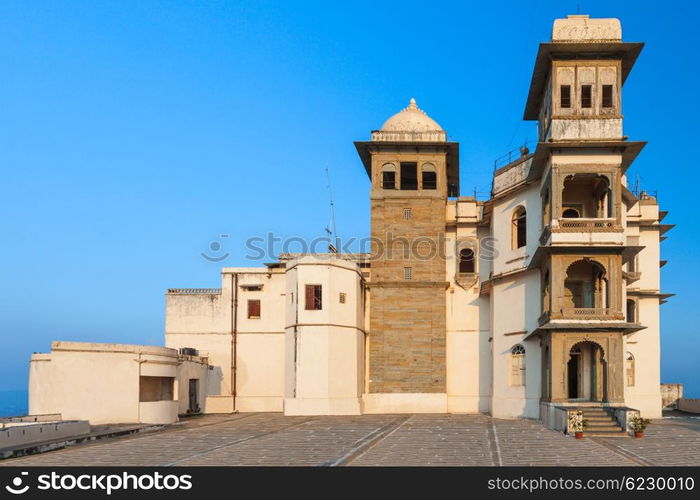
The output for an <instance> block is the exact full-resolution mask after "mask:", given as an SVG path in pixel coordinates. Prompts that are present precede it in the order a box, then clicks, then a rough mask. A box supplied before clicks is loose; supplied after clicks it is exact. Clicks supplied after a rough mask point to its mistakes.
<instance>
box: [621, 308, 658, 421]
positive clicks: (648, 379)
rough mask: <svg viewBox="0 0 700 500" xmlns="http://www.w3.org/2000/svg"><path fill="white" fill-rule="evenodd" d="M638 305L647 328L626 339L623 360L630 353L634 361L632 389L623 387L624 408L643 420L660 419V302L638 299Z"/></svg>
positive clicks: (641, 319) (642, 320) (640, 317)
mask: <svg viewBox="0 0 700 500" xmlns="http://www.w3.org/2000/svg"><path fill="white" fill-rule="evenodd" d="M638 305H639V309H638V315H639V320H640V322H641V323H642V325H644V326H646V328H645V329H644V330H640V331H639V332H636V333H633V334H631V335H628V336H626V337H625V357H626V353H627V352H631V353H632V354H633V355H634V358H635V385H634V387H627V386H626V387H625V404H626V405H627V406H629V407H630V408H634V409H637V410H639V411H640V414H641V415H642V417H644V418H661V373H660V363H661V352H660V336H659V299H658V298H656V297H640V298H639V303H638Z"/></svg>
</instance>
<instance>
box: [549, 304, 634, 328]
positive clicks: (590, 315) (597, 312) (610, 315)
mask: <svg viewBox="0 0 700 500" xmlns="http://www.w3.org/2000/svg"><path fill="white" fill-rule="evenodd" d="M624 319H625V316H624V314H623V313H622V312H621V311H616V310H615V309H613V308H610V307H565V308H563V309H561V310H559V311H544V312H543V313H542V315H541V316H540V317H539V319H538V320H537V322H538V323H539V325H540V326H542V325H544V324H545V323H547V322H549V321H550V320H589V321H610V320H617V321H621V320H624Z"/></svg>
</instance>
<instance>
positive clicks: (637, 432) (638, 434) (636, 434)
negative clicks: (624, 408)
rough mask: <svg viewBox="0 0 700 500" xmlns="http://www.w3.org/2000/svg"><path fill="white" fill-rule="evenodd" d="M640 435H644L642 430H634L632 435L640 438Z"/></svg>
mask: <svg viewBox="0 0 700 500" xmlns="http://www.w3.org/2000/svg"><path fill="white" fill-rule="evenodd" d="M642 436H644V433H643V432H639V431H634V437H636V438H640V437H642Z"/></svg>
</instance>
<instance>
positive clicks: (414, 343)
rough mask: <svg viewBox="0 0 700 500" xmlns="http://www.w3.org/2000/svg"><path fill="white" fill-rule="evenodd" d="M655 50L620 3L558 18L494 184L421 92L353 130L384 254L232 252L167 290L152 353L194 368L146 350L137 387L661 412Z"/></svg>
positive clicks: (244, 400) (231, 400) (35, 393)
mask: <svg viewBox="0 0 700 500" xmlns="http://www.w3.org/2000/svg"><path fill="white" fill-rule="evenodd" d="M642 47H643V44H642V43H630V42H623V41H622V29H621V26H620V22H619V21H618V20H617V19H590V18H589V17H588V16H585V15H576V16H568V17H567V18H566V19H557V20H555V21H554V26H553V31H552V38H551V41H550V42H547V43H542V44H540V47H539V51H538V53H537V57H536V60H535V65H534V70H533V74H532V80H531V84H530V89H529V93H528V97H527V102H526V103H525V112H524V119H525V120H527V121H536V122H537V124H538V134H539V137H538V141H537V144H536V147H534V151H528V150H527V149H526V148H524V147H523V148H522V150H521V154H520V155H519V156H517V157H514V158H511V159H510V161H508V162H507V163H505V164H503V165H500V166H499V168H497V169H496V170H495V171H494V174H493V184H492V191H491V195H490V197H489V199H488V200H487V201H479V200H476V199H475V198H474V197H469V196H467V197H465V196H460V176H459V144H458V143H456V142H449V141H448V140H447V134H446V132H445V130H443V129H442V127H441V126H440V125H439V124H438V122H436V121H435V120H434V119H432V118H431V117H429V116H428V115H427V114H426V113H425V112H424V111H423V110H421V109H420V108H419V107H418V105H417V104H416V102H415V100H413V99H411V101H410V103H409V105H408V106H407V107H406V108H405V109H403V110H401V111H400V112H398V113H396V114H395V115H393V116H391V117H390V118H389V119H388V120H387V121H386V122H385V123H384V124H383V126H382V127H381V128H379V129H378V130H373V131H372V132H371V136H370V140H367V141H358V142H356V143H355V147H356V149H357V152H358V154H359V162H358V167H359V164H361V165H362V167H364V171H365V172H366V174H367V176H368V178H369V180H370V184H371V185H370V190H369V200H368V201H369V204H370V207H371V236H372V248H371V252H370V253H368V254H359V255H357V254H354V255H350V254H338V253H329V254H313V255H282V256H281V257H280V258H279V260H278V261H276V262H273V263H269V264H266V265H265V266H262V267H246V268H229V267H227V268H224V269H222V271H221V279H222V284H221V288H220V289H170V290H168V292H167V295H166V305H167V307H166V320H165V346H166V347H167V348H171V349H169V350H168V351H167V353H166V352H163V353H161V352H157V353H155V352H154V353H150V354H149V356H151V357H154V356H156V355H158V356H170V357H169V358H168V359H169V360H170V361H169V363H170V364H171V365H177V363H178V362H177V358H178V356H179V359H180V361H179V362H180V363H181V364H182V365H183V366H185V365H186V366H188V367H189V368H188V369H187V373H188V374H189V375H183V374H182V373H181V372H182V370H181V369H179V368H178V369H173V370H175V371H173V370H170V372H168V373H167V374H166V373H165V372H162V370H160V371H159V370H155V369H154V368H153V367H152V366H151V368H149V370H150V371H147V372H144V371H143V369H142V372H141V374H142V375H141V378H142V379H143V378H144V377H151V378H158V377H160V378H161V379H162V380H159V381H157V382H156V381H153V380H148V381H146V382H144V381H143V380H141V384H142V386H143V384H147V385H148V384H151V385H149V387H153V384H156V385H157V386H158V387H160V389H159V390H160V393H159V394H161V395H160V396H158V397H162V398H166V399H167V398H168V397H169V398H170V400H172V399H174V397H175V396H173V394H181V396H180V397H181V398H187V399H188V401H189V402H190V404H189V407H188V405H187V404H185V405H183V403H182V402H180V405H179V407H178V405H173V404H171V405H170V407H168V409H167V410H164V411H167V412H171V414H172V413H173V412H176V411H180V412H182V411H183V408H184V409H187V410H189V411H203V412H207V413H227V412H234V411H240V412H251V411H256V412H257V411H275V412H284V413H285V414H287V415H351V414H363V413H416V412H418V413H421V412H430V413H472V412H473V413H476V412H482V413H489V414H491V415H493V416H494V417H500V418H517V417H527V418H536V419H541V420H542V421H543V422H544V423H545V425H547V426H548V427H553V428H562V426H564V427H565V426H566V424H562V418H565V417H566V415H568V413H567V412H568V411H570V410H571V409H578V408H588V409H589V411H594V410H593V409H595V410H596V411H597V410H598V409H601V408H602V409H603V410H604V411H606V412H610V415H614V416H616V417H617V418H618V420H619V418H620V417H619V415H618V413H616V412H619V411H623V412H624V411H635V412H637V413H639V414H641V415H642V416H644V417H651V418H658V417H660V416H661V394H660V347H659V344H660V342H659V338H660V330H659V306H660V305H661V304H662V303H663V302H664V301H665V299H667V298H668V297H669V294H664V293H662V292H661V290H660V267H661V266H662V265H663V264H664V261H662V260H660V242H661V241H662V240H663V239H664V238H665V236H664V233H666V232H667V231H668V230H669V229H670V228H671V227H672V226H670V225H667V224H663V223H662V220H663V219H664V217H665V216H666V212H664V211H661V210H659V206H658V204H657V201H656V198H655V196H652V195H650V194H648V193H645V192H643V191H641V192H640V191H636V190H635V191H633V190H631V189H630V187H628V181H627V178H628V176H627V172H628V169H629V168H630V167H631V165H632V163H633V161H634V160H635V158H636V157H637V155H638V154H639V153H640V151H641V150H642V149H643V147H644V145H645V142H641V141H636V140H631V139H629V138H628V137H627V136H625V135H624V132H623V115H622V88H623V84H624V82H625V80H626V79H627V77H628V76H629V74H630V71H631V70H632V67H633V65H634V63H635V60H636V59H637V56H638V55H639V53H640V51H641V49H642ZM358 170H359V168H358ZM358 175H359V173H358ZM58 344H60V343H58ZM56 347H57V348H58V352H53V353H51V354H41V355H36V356H35V359H33V360H32V371H31V374H32V375H31V380H30V382H31V383H30V386H31V387H30V392H31V394H30V412H43V413H52V412H54V411H59V410H60V406H61V403H60V402H53V403H51V404H52V405H53V406H51V405H50V404H47V403H46V404H45V403H42V402H41V401H44V400H46V399H47V398H45V397H44V398H43V399H42V397H40V396H41V393H42V391H44V390H45V389H44V387H46V386H49V385H50V382H48V380H49V379H50V377H51V373H52V372H51V370H52V368H50V365H51V363H54V362H55V360H52V357H58V354H60V348H61V346H60V345H56ZM64 348H65V346H64ZM178 350H179V353H178ZM92 351H94V349H92V350H91V352H92ZM168 353H170V354H168ZM173 356H174V358H173ZM172 359H175V361H172ZM145 365H146V366H148V363H145ZM202 365H208V370H202V369H201V368H200V367H201V366H202ZM161 372H162V373H161ZM144 373H146V375H143V374H144ZM193 374H195V375H193ZM168 380H170V381H168ZM158 384H161V385H158ZM169 384H171V385H172V387H171V385H169ZM163 387H165V389H163ZM185 388H187V389H185ZM188 391H189V392H188ZM137 392H138V391H137ZM151 392H153V391H151ZM193 392H194V398H193ZM32 402H33V405H32ZM151 402H152V401H151ZM42 405H43V406H42ZM176 407H178V408H179V410H178V408H176ZM163 408H165V405H164V406H163ZM173 408H175V409H173ZM149 411H151V412H153V411H154V410H153V409H152V408H151V409H150V410H149ZM562 415H564V417H562ZM164 418H165V417H164ZM175 418H176V415H175ZM622 426H623V427H624V425H622Z"/></svg>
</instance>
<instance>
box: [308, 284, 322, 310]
mask: <svg viewBox="0 0 700 500" xmlns="http://www.w3.org/2000/svg"><path fill="white" fill-rule="evenodd" d="M321 291H322V289H321V285H306V310H307V311H318V310H320V309H321V307H322V301H321Z"/></svg>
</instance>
